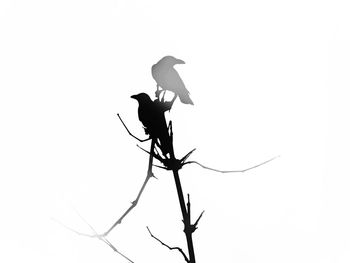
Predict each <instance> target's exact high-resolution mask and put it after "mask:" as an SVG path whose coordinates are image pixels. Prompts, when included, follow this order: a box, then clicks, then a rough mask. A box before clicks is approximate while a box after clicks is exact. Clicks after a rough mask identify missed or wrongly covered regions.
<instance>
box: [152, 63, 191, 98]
mask: <svg viewBox="0 0 350 263" xmlns="http://www.w3.org/2000/svg"><path fill="white" fill-rule="evenodd" d="M152 76H153V78H154V80H155V81H156V82H157V84H158V86H160V87H161V88H162V89H164V90H170V91H172V92H174V93H175V94H177V95H178V96H179V97H180V100H181V101H182V102H183V103H186V104H193V102H192V100H191V98H190V96H189V94H190V93H189V91H188V90H187V89H186V87H185V84H184V83H183V81H182V79H181V77H180V75H179V73H178V72H177V71H176V70H175V69H174V68H173V67H171V68H167V69H164V68H163V67H161V66H160V65H158V64H155V65H153V66H152Z"/></svg>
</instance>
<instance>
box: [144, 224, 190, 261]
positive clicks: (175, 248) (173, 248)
mask: <svg viewBox="0 0 350 263" xmlns="http://www.w3.org/2000/svg"><path fill="white" fill-rule="evenodd" d="M147 230H148V233H149V234H150V235H151V237H153V238H154V239H155V240H157V241H158V242H159V243H161V244H162V245H163V246H165V247H167V248H168V249H170V250H178V251H179V252H180V253H181V255H182V256H183V257H184V259H185V261H186V262H187V263H190V260H189V259H188V257H187V256H186V254H185V252H183V250H182V249H181V248H180V247H171V246H169V245H167V244H165V243H164V242H163V241H161V240H160V239H159V238H157V237H156V236H154V235H153V234H152V232H151V230H150V229H149V227H148V226H147Z"/></svg>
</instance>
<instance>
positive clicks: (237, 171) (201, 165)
mask: <svg viewBox="0 0 350 263" xmlns="http://www.w3.org/2000/svg"><path fill="white" fill-rule="evenodd" d="M278 157H279V156H275V157H273V158H271V159H269V160H267V161H265V162H262V163H260V164H257V165H254V166H252V167H249V168H246V169H243V170H229V171H223V170H218V169H214V168H210V167H208V166H205V165H203V164H201V163H199V162H197V161H189V162H185V163H184V164H183V165H185V164H192V163H194V164H197V165H199V166H200V167H202V168H204V169H207V170H211V171H214V172H218V173H244V172H246V171H249V170H252V169H254V168H257V167H259V166H262V165H264V164H266V163H269V162H271V161H273V160H275V159H276V158H278Z"/></svg>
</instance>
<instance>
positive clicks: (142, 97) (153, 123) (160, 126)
mask: <svg viewBox="0 0 350 263" xmlns="http://www.w3.org/2000/svg"><path fill="white" fill-rule="evenodd" d="M131 98H133V99H135V100H137V101H138V103H139V108H138V115H139V120H140V121H141V123H142V124H143V126H144V129H145V133H146V134H149V136H150V137H151V138H152V139H156V140H157V142H156V143H157V145H158V146H159V148H160V149H161V150H162V153H163V154H164V155H166V154H167V153H170V151H171V145H172V144H171V140H170V136H169V133H168V127H167V123H166V120H165V116H164V112H165V111H166V110H168V108H166V107H165V106H164V103H161V102H159V101H158V100H156V101H152V100H151V98H150V97H149V96H148V95H147V94H146V93H140V94H137V95H133V96H131ZM165 105H166V104H165Z"/></svg>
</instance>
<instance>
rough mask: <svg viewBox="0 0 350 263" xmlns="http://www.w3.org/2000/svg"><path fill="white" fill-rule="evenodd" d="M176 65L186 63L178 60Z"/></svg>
mask: <svg viewBox="0 0 350 263" xmlns="http://www.w3.org/2000/svg"><path fill="white" fill-rule="evenodd" d="M176 64H185V61H183V60H181V59H177V60H176Z"/></svg>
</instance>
